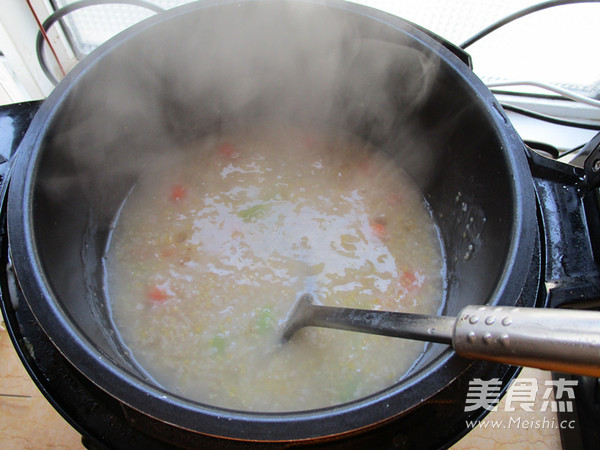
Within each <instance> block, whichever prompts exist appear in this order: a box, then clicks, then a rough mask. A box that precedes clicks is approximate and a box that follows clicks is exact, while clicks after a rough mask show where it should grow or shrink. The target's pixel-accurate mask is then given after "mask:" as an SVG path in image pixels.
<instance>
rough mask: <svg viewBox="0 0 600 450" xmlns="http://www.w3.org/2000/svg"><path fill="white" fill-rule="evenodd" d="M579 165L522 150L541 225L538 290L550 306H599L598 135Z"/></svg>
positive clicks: (599, 206)
mask: <svg viewBox="0 0 600 450" xmlns="http://www.w3.org/2000/svg"><path fill="white" fill-rule="evenodd" d="M587 146H589V153H590V156H589V157H588V158H587V159H586V161H585V164H584V167H583V168H582V167H576V166H572V165H568V164H564V163H561V162H558V161H555V160H552V159H549V158H546V157H544V156H542V155H540V154H539V153H536V152H534V151H533V150H531V149H529V148H528V149H527V156H528V160H529V165H530V168H531V172H532V175H533V181H534V186H535V191H536V195H537V200H538V207H539V215H540V219H541V222H542V225H543V231H544V233H543V234H544V236H543V254H544V256H545V258H544V259H545V268H544V269H543V270H544V274H543V275H544V276H543V281H544V283H543V289H545V294H546V304H547V305H548V306H550V307H574V308H597V307H599V306H600V195H599V188H598V186H599V184H600V133H599V134H598V135H596V136H595V137H594V138H593V139H592V140H591V141H590V142H589V143H588V144H587Z"/></svg>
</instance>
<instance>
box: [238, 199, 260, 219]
mask: <svg viewBox="0 0 600 450" xmlns="http://www.w3.org/2000/svg"><path fill="white" fill-rule="evenodd" d="M265 212H267V205H264V204H262V203H259V204H258V205H254V206H251V207H250V208H246V209H243V210H241V211H240V212H238V216H239V217H241V218H242V219H243V220H244V222H250V221H251V220H252V219H256V218H258V217H262V216H264V214H265Z"/></svg>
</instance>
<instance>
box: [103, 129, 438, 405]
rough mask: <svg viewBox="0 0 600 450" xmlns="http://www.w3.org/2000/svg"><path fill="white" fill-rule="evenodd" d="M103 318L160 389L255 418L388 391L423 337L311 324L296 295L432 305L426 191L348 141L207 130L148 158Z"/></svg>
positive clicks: (386, 305) (384, 306)
mask: <svg viewBox="0 0 600 450" xmlns="http://www.w3.org/2000/svg"><path fill="white" fill-rule="evenodd" d="M105 266H106V285H107V291H108V294H109V299H110V308H111V314H112V319H113V320H114V322H115V325H116V328H117V329H118V331H119V333H120V336H121V339H122V341H123V343H124V344H125V346H126V347H127V348H128V349H129V351H130V353H131V355H132V357H133V359H134V360H135V361H136V363H137V364H139V366H140V367H141V368H142V369H143V370H144V371H145V373H146V374H147V376H148V377H151V378H152V379H153V380H154V382H156V383H158V384H160V385H161V386H163V387H164V388H165V389H167V390H169V391H170V392H173V393H175V394H177V395H181V396H183V397H186V398H189V399H192V400H194V401H198V402H202V403H207V404H211V405H215V406H220V407H226V408H233V409H237V410H248V411H263V412H267V411H295V410H305V409H312V408H319V407H326V406H330V405H334V404H338V403H343V402H348V401H351V400H354V399H358V398H361V397H364V396H367V395H369V394H372V393H375V392H377V391H379V390H381V389H384V388H386V387H388V386H390V385H392V384H394V383H395V382H396V381H398V380H399V379H401V378H402V376H403V375H404V374H405V373H406V372H407V370H409V369H410V368H411V367H412V366H413V365H414V364H415V361H417V360H418V358H419V356H420V355H421V354H422V352H423V348H424V344H423V343H419V342H414V341H409V340H403V339H395V338H388V337H382V336H373V335H367V334H362V333H353V332H347V331H338V330H330V329H318V328H313V327H309V328H304V329H302V330H300V331H299V332H298V333H297V334H296V335H295V336H294V337H293V338H292V339H291V340H290V341H289V342H287V343H285V344H282V343H281V341H280V338H281V332H282V328H283V325H284V323H285V320H286V318H287V317H288V315H289V313H290V310H291V309H292V307H293V305H294V302H295V301H296V299H297V298H298V297H299V296H300V295H301V294H302V293H304V292H310V293H312V294H313V296H314V297H315V300H316V301H317V302H318V303H321V304H325V305H332V306H347V307H354V308H366V309H376V310H391V311H405V312H415V313H428V314H435V313H438V312H439V311H440V308H441V303H442V300H443V291H444V275H445V274H444V258H443V255H442V246H441V243H440V239H439V234H438V231H437V229H436V226H435V224H434V221H433V219H432V215H431V211H430V210H429V208H428V206H427V203H426V201H425V199H424V198H423V195H422V194H421V193H420V191H419V190H418V189H417V188H416V186H415V184H414V182H413V181H412V180H411V179H410V178H409V177H408V176H407V175H406V174H405V173H404V172H403V170H402V169H400V168H399V165H398V164H397V163H396V162H394V161H392V160H391V158H390V157H389V156H386V155H385V154H384V153H382V152H378V151H376V150H375V149H373V148H371V147H370V146H369V145H367V144H366V143H364V142H363V141H361V140H359V139H358V138H356V137H353V136H348V135H340V134H337V133H331V132H324V131H318V130H316V129H312V128H307V129H304V128H292V127H288V126H283V125H277V126H271V127H256V128H254V129H253V130H247V129H244V130H242V131H238V132H235V131H232V132H229V133H221V134H219V135H218V136H216V135H215V136H211V137H206V138H204V139H202V140H200V141H198V142H194V143H193V145H189V146H188V147H186V148H183V149H181V151H179V152H176V153H175V154H173V153H171V154H170V155H169V156H168V157H166V158H165V159H164V160H161V161H159V163H157V164H156V165H155V167H154V168H151V167H147V170H145V171H144V173H143V175H141V176H140V178H139V180H138V182H137V183H136V185H135V186H134V187H133V188H132V190H131V193H130V195H129V196H128V198H127V200H126V201H125V202H124V204H123V206H122V208H121V209H120V212H119V215H118V217H117V218H116V219H115V222H114V229H113V231H112V235H111V239H110V242H109V244H108V247H107V254H106V258H105Z"/></svg>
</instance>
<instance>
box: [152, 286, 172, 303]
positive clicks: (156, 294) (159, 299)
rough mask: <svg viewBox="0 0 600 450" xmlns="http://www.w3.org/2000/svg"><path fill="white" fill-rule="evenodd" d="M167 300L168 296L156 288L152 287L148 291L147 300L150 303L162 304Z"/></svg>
mask: <svg viewBox="0 0 600 450" xmlns="http://www.w3.org/2000/svg"><path fill="white" fill-rule="evenodd" d="M168 298H169V296H168V295H167V293H166V292H165V291H164V290H163V289H161V288H159V287H158V286H152V287H151V288H150V290H149V291H148V299H149V300H150V301H151V302H152V303H157V304H160V303H164V302H165V301H166V300H167V299H168Z"/></svg>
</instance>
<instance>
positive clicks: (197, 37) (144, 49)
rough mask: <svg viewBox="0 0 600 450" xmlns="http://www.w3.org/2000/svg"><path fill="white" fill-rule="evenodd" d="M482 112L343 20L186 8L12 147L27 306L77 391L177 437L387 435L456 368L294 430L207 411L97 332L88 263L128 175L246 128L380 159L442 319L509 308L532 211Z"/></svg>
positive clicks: (438, 353)
mask: <svg viewBox="0 0 600 450" xmlns="http://www.w3.org/2000/svg"><path fill="white" fill-rule="evenodd" d="M497 108H498V106H497V103H496V102H495V100H494V99H493V98H492V96H491V94H489V92H488V91H487V90H486V89H485V88H484V87H483V85H482V84H481V83H480V82H479V80H477V79H476V78H475V77H474V76H473V75H472V73H471V72H470V70H469V69H468V68H467V67H466V66H464V65H463V64H462V62H460V61H458V59H457V58H455V57H454V56H453V55H452V54H450V53H449V52H447V51H446V50H445V49H444V48H443V47H442V46H441V45H439V44H438V43H437V42H435V41H433V40H431V39H430V38H428V37H427V36H425V35H423V34H422V33H420V32H419V31H418V30H416V29H414V28H412V27H411V26H410V25H409V24H406V23H405V22H403V21H402V20H400V19H398V18H394V17H391V16H388V15H385V14H383V13H378V12H375V11H373V10H370V9H367V8H363V7H359V6H357V5H350V4H345V3H341V2H327V3H326V4H322V3H310V2H302V1H299V2H271V1H266V2H260V1H247V2H242V3H240V4H239V5H238V4H237V3H235V4H234V3H225V4H220V5H218V6H212V5H210V4H209V3H200V4H198V5H192V6H189V7H183V8H179V9H177V10H174V11H171V12H169V13H165V14H164V15H161V16H158V17H155V18H153V19H150V20H148V21H146V22H145V23H143V24H141V25H138V26H136V27H134V28H133V29H131V30H129V31H127V32H125V33H123V34H122V35H120V36H118V37H117V38H115V39H113V40H111V41H109V42H108V43H107V44H105V45H104V46H103V47H101V48H100V49H98V50H97V51H96V52H94V53H93V54H92V55H91V56H90V57H89V58H88V59H86V61H84V62H83V63H81V64H80V66H78V67H77V68H76V69H75V70H74V71H73V72H72V73H71V74H70V75H69V76H68V77H67V79H66V80H65V81H63V82H62V83H61V84H60V85H59V86H58V88H57V89H56V90H55V91H54V92H53V94H52V95H51V96H50V97H49V99H48V100H47V101H46V102H45V103H44V105H43V106H42V108H41V110H40V112H39V113H38V115H37V116H36V118H35V119H34V122H33V123H32V126H31V127H30V130H29V131H28V133H27V135H26V137H25V139H24V141H23V144H22V145H21V149H20V150H19V157H18V160H17V165H16V167H15V177H14V179H13V183H12V185H11V189H10V203H9V210H10V211H11V212H10V214H9V232H10V239H11V248H12V249H13V259H14V264H15V268H16V271H17V275H18V277H19V280H20V283H21V285H22V288H23V290H24V292H25V296H26V298H27V302H28V303H29V305H30V307H31V309H32V311H33V312H34V314H35V315H36V317H37V318H38V320H39V321H40V324H41V325H42V327H43V328H44V330H45V331H46V332H47V333H48V335H49V337H50V338H51V339H52V340H53V342H54V343H55V344H56V345H57V347H58V348H59V349H60V350H61V351H62V352H63V353H64V354H65V356H67V358H68V359H69V360H70V361H71V362H72V363H74V365H75V366H76V367H78V368H79V369H80V370H81V371H82V372H83V373H84V374H85V375H86V376H88V377H89V378H90V379H91V380H92V381H94V382H95V383H97V384H98V385H99V386H100V387H102V388H103V389H104V390H106V391H107V392H108V393H110V394H111V395H113V396H115V397H116V398H117V399H119V400H121V401H123V402H124V403H126V404H129V405H130V406H132V407H133V408H135V409H139V410H140V411H142V412H144V413H146V414H148V415H151V416H153V417H157V418H160V419H162V420H165V421H166V422H169V423H172V424H175V425H176V426H180V427H183V428H188V429H192V430H196V431H199V432H205V433H208V434H214V435H219V436H225V437H233V438H242V439H258V440H279V439H284V440H285V439H303V438H313V437H318V436H321V435H323V436H325V435H329V434H337V433H344V432H348V431H352V430H355V429H359V428H363V427H368V426H371V425H373V424H375V423H377V422H381V421H385V420H388V419H390V418H392V417H394V416H397V415H399V414H401V413H402V412H403V411H405V410H407V409H409V408H412V407H414V406H415V405H416V404H418V403H419V402H420V401H422V400H423V399H426V398H428V397H429V396H431V395H433V394H435V393H436V392H437V391H439V390H440V389H442V388H443V386H444V385H445V384H446V383H448V382H449V381H450V380H452V379H453V378H455V377H457V376H459V375H460V373H461V372H462V371H463V370H464V369H465V368H466V367H467V366H468V362H467V361H464V360H462V359H460V358H457V357H456V356H455V355H454V354H453V352H452V351H450V350H449V349H448V348H447V347H446V346H442V345H432V346H430V347H429V350H428V352H427V354H426V356H425V357H424V358H423V359H422V361H421V362H420V363H419V365H418V366H417V368H416V369H415V370H414V371H413V374H412V375H411V376H409V377H407V378H406V379H405V380H402V381H401V382H399V383H397V384H396V385H395V386H393V387H391V388H390V389H388V390H386V391H384V392H382V393H379V394H376V395H374V396H371V397H369V398H367V399H363V400H360V401H357V402H353V403H351V404H348V405H341V406H338V407H335V408H329V409H325V410H320V411H312V412H305V413H294V414H251V413H239V412H233V411H225V410H220V409H217V408H212V407H210V406H208V405H199V404H196V403H193V402H187V401H186V400H185V399H180V398H177V397H176V396H172V395H171V394H169V393H168V392H165V391H163V390H162V389H161V388H160V387H157V386H153V385H151V384H150V383H148V382H147V381H146V380H145V379H144V377H143V375H142V374H140V373H139V371H138V370H137V369H136V367H135V366H134V365H133V364H131V362H130V360H129V358H128V356H127V352H126V351H124V349H123V348H122V347H121V345H120V343H119V341H118V339H117V338H116V335H115V332H114V330H112V328H111V325H110V320H109V318H108V311H107V307H106V303H105V300H106V299H105V295H104V294H105V293H104V291H103V289H102V265H101V256H102V253H103V251H104V248H105V244H106V239H107V235H108V233H109V230H110V225H111V222H112V220H113V218H114V216H115V214H116V211H117V209H118V208H119V206H120V205H121V203H122V201H123V199H124V198H125V196H126V195H127V193H128V191H129V189H130V187H131V186H132V184H133V183H135V179H136V177H137V174H138V173H139V171H140V170H143V167H144V165H145V164H147V162H148V161H155V160H156V159H157V158H164V157H168V156H169V152H172V151H174V149H175V148H177V146H178V145H180V144H182V143H185V142H188V141H190V140H193V139H196V138H198V137H201V136H203V135H205V134H206V133H213V132H218V131H219V130H220V129H222V128H224V127H227V126H230V125H231V124H233V123H240V122H241V123H249V122H250V123H251V122H252V121H254V120H257V119H258V120H264V119H267V120H268V119H269V118H277V120H281V119H285V120H290V121H295V122H299V123H305V122H308V123H310V124H315V123H317V124H326V126H328V127H339V128H341V129H342V130H345V131H351V132H353V133H356V134H357V135H359V136H361V137H362V138H364V139H366V140H368V141H370V142H371V143H373V144H374V145H376V146H377V147H379V148H381V149H382V150H383V151H386V152H388V153H390V154H391V155H392V156H393V157H394V158H395V160H397V161H398V163H399V164H400V165H402V166H403V167H404V168H405V169H406V170H407V171H408V172H409V173H410V174H412V175H413V177H414V178H415V180H416V181H417V182H418V183H419V185H420V186H421V188H422V189H423V192H424V193H425V195H426V198H427V200H428V201H429V203H430V205H431V207H432V209H433V211H434V216H435V219H436V221H437V223H438V225H439V227H440V230H441V234H442V237H443V241H444V246H445V253H446V259H447V268H448V289H447V292H446V307H445V313H447V314H456V313H457V312H458V311H459V310H460V309H461V308H462V307H463V306H465V305H467V304H479V303H494V304H496V303H502V304H514V303H515V302H516V299H517V298H518V296H519V293H520V290H521V288H522V286H523V283H524V280H525V276H526V272H527V270H526V269H527V268H528V265H529V262H530V261H531V252H532V251H533V239H534V238H533V236H534V230H535V226H536V221H535V209H534V206H533V192H532V188H531V181H530V179H529V174H528V172H527V166H526V162H525V159H524V155H523V152H522V144H521V142H520V140H519V138H518V137H517V135H516V133H515V132H514V130H513V129H512V128H511V127H510V125H509V124H508V122H507V120H506V118H505V116H504V115H503V114H502V113H501V112H499V111H498V110H497ZM236 421H238V422H239V423H240V424H242V425H243V426H236V425H235V423H236Z"/></svg>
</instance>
